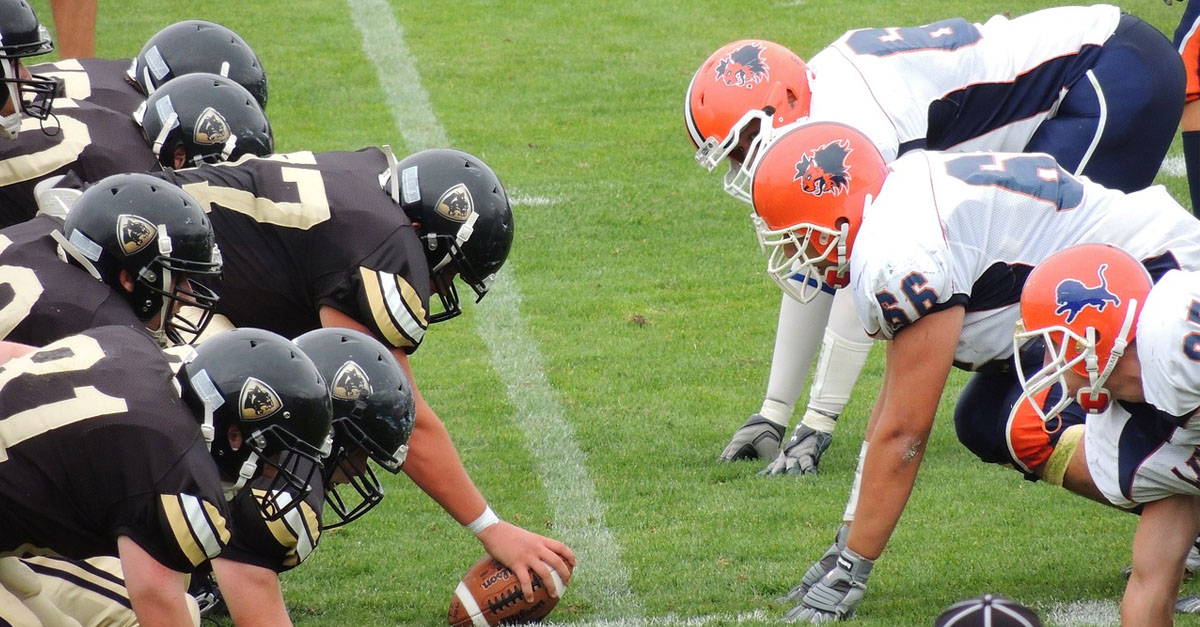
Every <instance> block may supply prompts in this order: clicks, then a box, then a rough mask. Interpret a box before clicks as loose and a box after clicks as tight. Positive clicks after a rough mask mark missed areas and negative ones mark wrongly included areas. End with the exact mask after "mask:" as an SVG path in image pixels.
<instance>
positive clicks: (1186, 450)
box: [1084, 403, 1200, 508]
mask: <svg viewBox="0 0 1200 627" xmlns="http://www.w3.org/2000/svg"><path fill="white" fill-rule="evenodd" d="M1131 411H1132V412H1134V413H1130V412H1131ZM1169 418H1170V417H1168V416H1161V415H1160V414H1159V413H1158V412H1156V411H1155V410H1154V408H1153V407H1151V406H1150V405H1145V404H1140V405H1139V404H1130V405H1125V404H1122V403H1113V404H1112V405H1110V406H1109V408H1108V409H1107V410H1105V411H1103V412H1101V413H1099V414H1093V415H1089V416H1088V419H1087V429H1086V430H1085V431H1084V450H1085V451H1086V453H1087V464H1088V473H1089V474H1091V476H1092V481H1093V482H1094V483H1095V484H1096V487H1097V488H1098V489H1099V490H1100V492H1101V493H1102V494H1104V498H1106V499H1108V501H1109V502H1110V503H1112V504H1113V505H1116V506H1118V507H1126V508H1128V507H1133V506H1135V505H1137V504H1138V503H1148V502H1150V501H1157V500H1159V499H1163V498H1166V497H1168V496H1171V495H1173V494H1195V495H1200V449H1197V448H1196V446H1195V445H1194V444H1189V443H1188V442H1187V440H1188V438H1189V435H1190V433H1189V432H1191V430H1190V429H1182V428H1177V427H1175V426H1174V425H1173V424H1171V422H1170V420H1169Z"/></svg>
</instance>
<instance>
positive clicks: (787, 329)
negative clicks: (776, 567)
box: [685, 5, 1184, 474]
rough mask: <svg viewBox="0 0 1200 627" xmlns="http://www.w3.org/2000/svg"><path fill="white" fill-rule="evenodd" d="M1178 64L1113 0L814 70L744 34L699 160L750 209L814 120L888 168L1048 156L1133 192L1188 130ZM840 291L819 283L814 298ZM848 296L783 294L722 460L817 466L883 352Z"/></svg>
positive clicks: (698, 126)
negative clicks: (777, 150)
mask: <svg viewBox="0 0 1200 627" xmlns="http://www.w3.org/2000/svg"><path fill="white" fill-rule="evenodd" d="M1178 57H1179V55H1178V53H1176V52H1175V51H1174V50H1173V49H1172V48H1171V44H1170V42H1169V41H1167V40H1166V38H1165V37H1164V36H1163V35H1162V34H1161V33H1159V32H1158V31H1157V30H1155V29H1154V28H1153V27H1152V26H1150V25H1148V24H1146V23H1145V22H1143V21H1141V20H1139V19H1138V18H1136V17H1134V16H1131V15H1126V14H1122V13H1121V11H1120V9H1118V8H1117V7H1115V6H1109V5H1096V6H1092V7H1060V8H1051V9H1046V10H1042V11H1036V12H1033V13H1030V14H1028V15H1024V16H1020V17H1017V18H1012V19H1009V18H1007V17H1004V16H995V17H993V18H991V19H989V20H988V21H987V22H985V23H983V24H972V23H970V22H968V21H967V20H964V19H962V18H952V19H947V20H942V21H939V22H935V23H933V24H929V25H926V26H917V27H900V28H880V29H861V30H854V31H850V32H847V33H845V34H844V35H842V37H840V38H838V40H837V41H835V42H834V43H833V44H831V45H830V46H828V47H826V48H825V49H823V50H822V51H820V52H819V53H817V54H816V55H815V56H814V57H812V59H811V60H810V62H809V63H808V64H805V63H804V61H803V60H801V59H800V58H799V57H798V56H796V55H795V54H793V53H792V52H791V51H789V50H788V49H786V48H784V47H783V46H780V45H778V44H775V43H772V42H768V41H761V40H743V41H737V42H733V43H730V44H728V45H726V46H723V47H722V48H720V49H719V50H717V51H716V52H715V53H713V54H712V55H711V56H710V57H709V58H708V59H707V60H706V61H705V62H704V64H703V65H701V66H700V68H699V70H698V71H697V72H696V74H695V76H694V77H693V79H692V82H691V84H690V86H689V88H688V93H687V99H686V103H685V118H686V123H687V128H688V132H689V135H690V137H691V139H692V141H693V142H694V143H695V144H696V145H697V146H698V147H699V148H700V150H699V152H698V153H697V159H698V160H699V161H700V163H701V164H702V165H704V166H705V167H706V168H708V169H709V170H712V169H714V168H716V167H717V166H718V165H719V164H720V163H721V161H723V160H724V159H726V158H729V160H730V162H731V168H730V171H729V174H728V175H727V176H726V189H727V190H729V191H730V192H731V193H732V194H733V195H734V196H735V197H738V198H740V199H742V200H745V201H749V190H748V189H747V187H746V184H747V183H748V181H749V180H750V168H751V166H752V165H753V161H754V156H755V155H756V154H759V153H761V148H762V146H764V145H765V144H766V142H767V140H768V139H769V137H770V135H771V134H772V132H773V131H772V129H773V128H778V127H779V126H782V125H783V124H786V123H789V122H793V121H795V120H797V119H799V118H802V117H805V116H812V117H814V118H820V119H827V120H832V121H838V122H843V123H846V124H849V125H851V126H853V127H855V128H857V129H859V130H861V131H862V132H863V133H865V134H866V135H867V137H869V138H870V139H871V140H872V141H873V142H874V143H875V144H876V145H877V146H878V147H879V150H880V152H881V153H882V155H883V157H884V159H885V160H887V161H891V160H892V159H894V158H896V157H897V156H899V155H902V154H904V153H905V152H907V151H909V150H912V149H914V148H928V149H936V150H951V151H971V150H997V151H1000V150H1004V151H1022V152H1046V153H1049V154H1050V155H1052V156H1054V157H1055V158H1056V159H1057V160H1058V162H1059V163H1060V164H1062V166H1063V167H1064V168H1066V169H1067V170H1068V171H1069V172H1072V173H1074V174H1086V175H1087V176H1088V177H1090V178H1092V179H1093V180H1095V181H1097V182H1099V183H1101V184H1103V185H1106V186H1108V187H1113V188H1117V189H1121V190H1124V191H1133V190H1136V189H1141V188H1143V187H1145V186H1147V185H1149V184H1150V182H1151V181H1152V180H1153V178H1154V175H1155V173H1156V172H1157V171H1158V167H1159V164H1160V163H1161V161H1162V158H1163V155H1165V154H1166V151H1167V148H1168V147H1169V146H1170V143H1171V140H1172V138H1173V136H1174V133H1175V127H1176V126H1177V124H1178V120H1179V116H1180V111H1181V108H1182V106H1183V103H1182V98H1183V89H1184V86H1183V85H1184V78H1183V67H1182V64H1181V62H1180V61H1179V59H1178ZM832 293H833V290H832V288H831V287H829V286H822V285H821V284H814V285H811V286H807V287H806V288H805V289H804V291H803V296H804V298H805V299H820V300H825V299H828V298H830V296H829V294H832ZM834 301H835V305H834V310H833V314H832V315H827V314H826V313H825V312H826V311H828V307H827V306H822V307H818V308H813V307H807V306H804V305H803V304H802V303H801V302H797V300H796V299H795V298H786V297H785V298H784V299H783V301H782V303H781V306H780V314H779V325H778V331H777V335H776V340H775V349H774V354H773V357H772V365H771V372H770V377H769V379H768V383H767V393H766V398H765V400H764V401H763V404H762V407H761V409H760V410H759V412H758V413H756V414H754V415H752V416H751V417H750V419H749V420H747V421H746V423H745V424H744V425H743V426H742V427H741V428H739V429H738V431H737V432H735V434H734V436H733V438H732V440H731V441H730V443H729V445H728V446H726V448H725V450H724V451H723V452H722V454H721V459H724V460H731V459H745V458H752V459H753V458H775V461H773V462H772V463H770V464H769V465H768V467H767V468H766V471H765V472H766V473H767V474H775V473H783V472H787V473H809V472H815V471H816V469H817V467H818V462H819V460H820V457H821V454H822V453H823V452H824V451H825V450H826V449H827V448H828V446H829V444H830V442H831V440H832V433H833V430H834V427H835V426H836V422H835V421H836V419H837V416H838V415H839V414H840V412H841V411H842V409H843V408H844V406H845V404H846V403H847V402H848V400H849V398H850V392H851V390H852V388H853V386H854V382H855V380H856V379H857V377H858V373H859V372H860V370H861V369H862V367H863V365H864V364H865V362H866V358H867V354H868V351H869V350H870V348H871V341H870V339H869V338H867V337H866V336H864V335H863V333H862V330H861V328H859V327H858V325H857V324H856V323H855V322H853V318H854V316H853V315H852V314H851V312H852V311H853V305H852V303H850V300H849V298H848V295H846V296H841V297H840V298H839V297H836V296H835V297H834ZM817 329H825V335H824V338H823V339H821V340H820V341H819V344H820V348H821V357H820V358H819V359H818V362H817V372H816V373H815V374H814V376H813V386H812V389H811V391H810V393H809V405H808V408H807V410H806V411H805V414H804V417H803V419H802V420H801V422H800V423H799V424H798V425H797V427H796V429H795V431H794V432H793V434H792V436H791V438H790V439H789V440H788V441H787V443H786V445H785V447H784V450H783V451H782V452H780V455H779V456H778V457H776V453H777V452H779V451H777V448H778V446H779V442H780V439H781V438H782V435H783V433H784V430H785V429H786V427H787V425H788V423H789V421H790V419H791V414H792V410H793V407H794V405H795V403H796V401H797V400H798V399H799V396H800V392H801V385H802V383H803V381H804V380H805V377H806V376H807V371H808V369H809V367H810V365H811V363H812V361H813V356H814V354H815V353H816V352H817V347H818V337H817Z"/></svg>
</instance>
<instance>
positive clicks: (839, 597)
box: [783, 548, 875, 624]
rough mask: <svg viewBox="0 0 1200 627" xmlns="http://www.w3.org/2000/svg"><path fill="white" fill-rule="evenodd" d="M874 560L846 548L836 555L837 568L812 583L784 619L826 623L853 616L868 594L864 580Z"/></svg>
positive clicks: (872, 566) (794, 621)
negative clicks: (799, 601) (864, 596)
mask: <svg viewBox="0 0 1200 627" xmlns="http://www.w3.org/2000/svg"><path fill="white" fill-rule="evenodd" d="M874 567H875V561H874V560H869V559H867V558H865V557H863V556H861V555H859V554H857V553H855V552H854V551H851V550H850V549H849V548H845V549H842V551H841V553H839V554H838V558H837V565H836V566H834V568H833V570H831V571H829V572H828V573H826V575H825V576H824V577H822V578H821V579H820V581H818V582H817V583H815V584H813V586H812V587H811V588H809V589H808V592H807V593H805V595H804V599H803V600H802V601H801V603H800V605H797V606H796V607H794V608H792V609H791V610H790V611H789V612H788V613H787V614H786V615H785V616H784V617H783V619H784V620H785V621H788V622H793V623H814V624H816V623H828V622H832V621H835V620H842V619H846V618H850V617H852V616H854V611H855V610H856V609H858V604H859V603H860V602H861V601H862V598H863V595H864V594H866V593H867V577H868V576H870V574H871V569H872V568H874Z"/></svg>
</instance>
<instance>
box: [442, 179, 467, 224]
mask: <svg viewBox="0 0 1200 627" xmlns="http://www.w3.org/2000/svg"><path fill="white" fill-rule="evenodd" d="M474 210H475V202H474V201H473V200H472V199H471V190H469V189H467V186H466V185H465V184H463V183H459V184H458V185H455V186H454V187H451V188H450V189H448V190H446V191H445V192H443V193H442V197H441V198H438V201H437V212H438V213H440V214H442V215H443V216H444V217H445V218H446V219H448V220H454V221H455V222H466V221H467V216H470V215H471V212H472V211H474Z"/></svg>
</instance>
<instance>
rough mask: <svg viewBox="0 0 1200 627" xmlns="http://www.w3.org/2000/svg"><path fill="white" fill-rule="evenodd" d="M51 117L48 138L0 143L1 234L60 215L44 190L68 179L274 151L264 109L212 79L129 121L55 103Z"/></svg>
mask: <svg viewBox="0 0 1200 627" xmlns="http://www.w3.org/2000/svg"><path fill="white" fill-rule="evenodd" d="M54 117H55V120H56V125H55V126H56V128H57V131H58V132H57V133H55V134H53V135H44V134H41V133H26V134H23V135H21V136H20V137H19V138H17V139H16V140H15V141H11V142H4V143H0V172H3V174H0V228H2V227H6V226H11V225H13V224H18V223H20V222H24V221H25V220H28V219H30V218H32V217H33V216H34V215H35V214H36V212H37V211H38V209H39V206H40V207H41V208H42V210H43V211H45V212H47V213H51V214H53V215H59V216H60V217H61V216H62V215H65V209H64V208H63V206H62V205H61V203H60V202H59V199H58V197H57V196H55V194H54V193H47V192H46V191H45V190H46V189H47V188H48V187H49V186H50V185H51V184H52V182H53V181H55V180H57V177H60V176H65V175H66V174H73V175H74V177H75V178H77V179H79V180H81V181H84V182H95V181H98V180H100V179H102V178H104V177H106V176H109V175H112V174H117V173H121V172H147V171H151V170H159V169H162V168H164V167H175V168H178V167H184V166H187V165H195V164H197V163H200V162H210V161H223V160H226V159H238V158H240V157H241V156H243V155H247V154H255V155H266V154H270V153H271V151H272V150H273V149H274V137H273V135H272V132H271V125H270V122H268V121H267V117H266V115H265V114H264V113H263V111H262V108H261V107H260V106H259V105H258V103H257V102H256V101H255V100H254V99H253V98H252V97H251V96H250V94H249V92H247V91H246V90H245V89H243V88H242V87H241V86H240V85H238V84H237V83H235V82H233V81H231V80H230V79H227V78H223V77H220V76H217V75H215V74H189V75H187V76H183V77H181V78H179V79H176V80H173V81H171V82H170V83H167V84H166V85H164V86H163V87H162V88H161V89H159V90H158V91H157V92H155V94H154V95H152V96H150V97H149V98H148V99H146V101H145V102H144V103H143V107H142V108H140V109H138V110H137V111H135V112H134V114H133V115H132V116H126V115H124V114H121V113H117V112H116V111H112V110H110V109H107V108H104V107H100V106H97V105H93V104H89V103H87V102H77V101H74V100H69V99H66V98H59V99H57V100H55V104H54ZM26 124H27V125H28V124H32V122H26ZM47 181H49V182H47ZM43 183H44V184H43ZM39 185H41V187H38V186H39ZM60 193H61V192H60Z"/></svg>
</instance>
